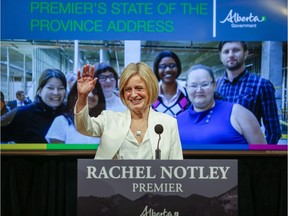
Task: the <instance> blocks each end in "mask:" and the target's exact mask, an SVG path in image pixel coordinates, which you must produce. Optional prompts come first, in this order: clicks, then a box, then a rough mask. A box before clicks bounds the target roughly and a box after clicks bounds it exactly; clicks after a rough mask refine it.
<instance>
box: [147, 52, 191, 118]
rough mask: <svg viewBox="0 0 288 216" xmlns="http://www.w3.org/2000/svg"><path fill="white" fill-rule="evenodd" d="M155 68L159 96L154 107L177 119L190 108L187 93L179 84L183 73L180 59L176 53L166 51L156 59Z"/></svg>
mask: <svg viewBox="0 0 288 216" xmlns="http://www.w3.org/2000/svg"><path fill="white" fill-rule="evenodd" d="M153 68H154V73H155V75H156V77H157V79H158V81H159V96H158V98H157V100H156V101H155V102H154V103H153V105H152V107H153V109H154V110H156V111H158V112H163V113H166V114H168V115H171V116H173V117H176V116H177V115H178V114H179V113H181V112H183V111H184V110H186V109H187V108H188V106H189V100H188V96H187V91H186V89H185V87H183V86H181V84H180V83H179V82H177V78H178V77H179V75H180V74H181V71H182V68H181V62H180V59H179V57H178V56H177V55H176V54H175V53H174V52H171V51H169V50H164V51H162V52H161V53H159V54H158V56H157V57H156V58H155V60H154V67H153Z"/></svg>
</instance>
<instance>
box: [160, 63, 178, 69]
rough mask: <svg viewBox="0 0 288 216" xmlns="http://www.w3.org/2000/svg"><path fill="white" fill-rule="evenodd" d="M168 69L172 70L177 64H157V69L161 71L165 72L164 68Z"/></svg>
mask: <svg viewBox="0 0 288 216" xmlns="http://www.w3.org/2000/svg"><path fill="white" fill-rule="evenodd" d="M167 67H168V68H169V69H170V70H172V69H173V68H175V67H177V64H174V63H172V64H169V65H166V64H159V65H158V69H161V70H165V69H166V68H167Z"/></svg>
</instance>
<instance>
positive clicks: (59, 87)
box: [1, 69, 67, 143]
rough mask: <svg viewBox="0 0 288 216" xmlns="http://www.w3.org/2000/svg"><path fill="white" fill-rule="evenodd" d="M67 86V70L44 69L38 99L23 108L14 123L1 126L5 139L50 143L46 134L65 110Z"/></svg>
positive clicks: (19, 109)
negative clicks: (64, 71)
mask: <svg viewBox="0 0 288 216" xmlns="http://www.w3.org/2000/svg"><path fill="white" fill-rule="evenodd" d="M66 87H67V82H66V77H65V75H64V73H62V72H61V71H60V70H57V69H46V70H44V71H43V73H42V74H41V75H40V78H39V81H38V87H37V93H36V97H35V100H34V102H33V103H31V104H29V105H26V106H22V107H19V108H18V109H17V112H16V113H13V114H15V116H14V118H13V119H12V120H11V122H10V123H9V124H7V125H5V126H1V142H14V143H47V142H46V139H45V135H46V133H47V131H48V129H49V127H50V125H51V124H52V122H53V120H54V119H55V118H56V117H57V116H59V115H61V114H62V113H63V111H64V108H65V105H64V103H63V101H64V99H65V95H66ZM11 112H12V111H11ZM7 114H8V115H9V113H7Z"/></svg>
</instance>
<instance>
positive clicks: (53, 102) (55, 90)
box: [39, 77, 66, 108]
mask: <svg viewBox="0 0 288 216" xmlns="http://www.w3.org/2000/svg"><path fill="white" fill-rule="evenodd" d="M39 96H40V97H41V98H42V100H43V102H44V103H45V104H46V105H48V106H49V107H52V108H57V107H59V106H60V105H61V104H62V103H63V101H64V99H65V96H66V89H65V87H64V85H63V83H62V82H61V80H60V79H58V78H54V77H53V78H50V79H49V80H48V81H47V83H46V85H45V86H43V88H42V89H41V90H40V91H39Z"/></svg>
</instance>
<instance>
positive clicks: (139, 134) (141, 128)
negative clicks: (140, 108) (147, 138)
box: [132, 121, 147, 137]
mask: <svg viewBox="0 0 288 216" xmlns="http://www.w3.org/2000/svg"><path fill="white" fill-rule="evenodd" d="M146 124H147V122H146V121H144V122H143V123H142V124H140V125H137V124H136V123H135V122H132V127H133V128H137V129H136V136H137V137H140V136H141V135H142V130H143V129H144V127H145V125H146Z"/></svg>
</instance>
